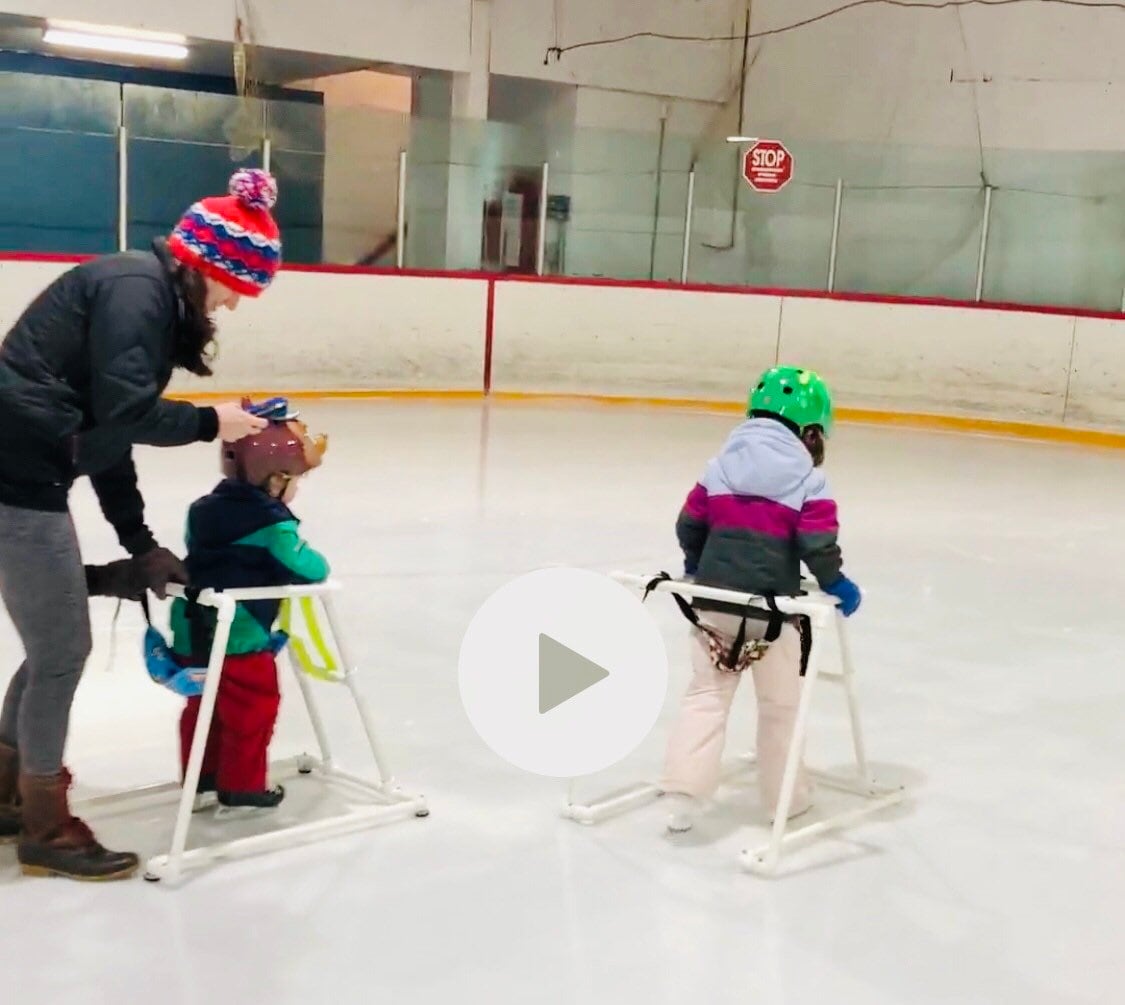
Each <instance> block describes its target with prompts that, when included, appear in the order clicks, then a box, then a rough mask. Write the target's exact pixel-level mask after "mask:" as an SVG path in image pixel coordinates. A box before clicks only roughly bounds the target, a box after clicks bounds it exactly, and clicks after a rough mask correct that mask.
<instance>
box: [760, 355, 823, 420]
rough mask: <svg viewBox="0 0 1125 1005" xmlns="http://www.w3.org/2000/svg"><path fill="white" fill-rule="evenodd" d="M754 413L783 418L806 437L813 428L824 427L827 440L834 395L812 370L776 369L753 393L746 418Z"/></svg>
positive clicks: (774, 368)
mask: <svg viewBox="0 0 1125 1005" xmlns="http://www.w3.org/2000/svg"><path fill="white" fill-rule="evenodd" d="M754 412H770V413H771V414H773V415H780V416H781V417H782V418H783V419H788V420H789V421H790V422H792V423H793V424H794V425H795V426H796V427H797V428H798V429H799V430H800V431H801V432H802V433H803V432H804V431H805V430H806V429H807V428H808V427H809V426H820V428H821V429H823V430H824V435H825V436H827V435H828V434H829V432H830V431H831V429H832V393H831V392H830V391H829V390H828V385H827V384H825V383H824V381H823V380H822V379H821V378H820V376H819V374H816V373H814V372H813V371H812V370H802V369H801V368H800V367H797V366H775V367H773V369H771V370H767V371H766V372H765V373H763V374H762V376H761V378H760V379H759V380H758V383H757V384H755V385H754V388H753V389H752V390H751V391H750V400H749V401H748V402H747V405H746V414H747V415H750V414H752V413H754Z"/></svg>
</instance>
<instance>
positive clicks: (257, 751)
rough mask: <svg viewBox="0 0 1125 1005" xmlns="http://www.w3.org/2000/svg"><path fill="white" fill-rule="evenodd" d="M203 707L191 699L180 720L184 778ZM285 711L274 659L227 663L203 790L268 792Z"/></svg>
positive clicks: (264, 656)
mask: <svg viewBox="0 0 1125 1005" xmlns="http://www.w3.org/2000/svg"><path fill="white" fill-rule="evenodd" d="M199 704H200V699H199V698H189V699H188V701H187V705H186V706H185V708H184V711H183V715H182V716H181V717H180V768H181V772H182V774H181V777H183V774H186V773H187V762H188V757H189V755H190V753H191V741H192V737H193V736H194V735H195V724H196V721H197V720H198V718H199ZM280 705H281V692H280V690H279V688H278V682H277V660H276V659H275V658H274V655H273V653H271V652H264V653H248V654H246V655H244V656H228V657H227V658H226V659H225V660H224V661H223V676H222V677H221V678H219V693H218V696H217V698H216V701H215V714H214V717H213V718H212V720H211V731H210V733H208V735H207V747H206V749H205V751H204V754H203V769H202V771H201V772H200V775H199V778H200V783H201V784H200V788H201V789H204V790H206V788H207V787H208V785H207V784H205V783H210V782H211V780H212V779H213V780H214V787H215V788H216V789H217V790H218V791H219V792H264V791H265V789H266V785H267V780H266V768H267V764H268V753H269V745H270V739H271V738H272V737H273V730H274V725H275V724H276V723H277V712H278V708H279V707H280Z"/></svg>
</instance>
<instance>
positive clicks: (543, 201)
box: [535, 161, 551, 276]
mask: <svg viewBox="0 0 1125 1005" xmlns="http://www.w3.org/2000/svg"><path fill="white" fill-rule="evenodd" d="M550 178H551V165H550V164H548V163H547V162H546V161H544V162H543V180H542V181H541V182H540V184H539V230H538V233H537V234H536V238H535V244H536V248H535V274H536V275H539V276H541V275H543V269H544V267H545V265H546V261H547V183H548V182H549V181H550Z"/></svg>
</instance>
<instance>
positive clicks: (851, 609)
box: [824, 576, 863, 618]
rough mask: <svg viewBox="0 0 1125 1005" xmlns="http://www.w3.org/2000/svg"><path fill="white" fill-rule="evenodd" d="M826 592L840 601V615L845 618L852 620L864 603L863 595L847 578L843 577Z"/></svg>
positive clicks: (828, 587)
mask: <svg viewBox="0 0 1125 1005" xmlns="http://www.w3.org/2000/svg"><path fill="white" fill-rule="evenodd" d="M824 592H825V593H827V594H828V595H829V596H832V597H835V598H836V599H837V600H838V601H840V613H841V614H843V615H844V617H845V618H850V617H851V616H852V615H853V614H855V612H856V611H858V610H859V605H860V604H861V603H862V602H863V594H862V593H860V592H859V587H858V586H856V585H855V583H853V582H852V581H851V580H850V579H848V577H847V576H841V577H840V578H839V579H837V580H836V582H834V583H833V584H832V585H831V586H826V587H824Z"/></svg>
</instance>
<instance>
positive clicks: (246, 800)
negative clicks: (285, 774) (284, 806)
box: [217, 785, 285, 815]
mask: <svg viewBox="0 0 1125 1005" xmlns="http://www.w3.org/2000/svg"><path fill="white" fill-rule="evenodd" d="M284 798H285V789H284V788H283V787H282V786H280V785H275V786H274V787H273V788H272V789H266V790H265V792H222V791H220V792H219V809H218V811H217V814H218V815H225V814H227V813H230V812H234V811H235V810H272V809H274V808H275V807H276V806H278V805H279V804H280V803H281V800H283V799H284Z"/></svg>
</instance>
